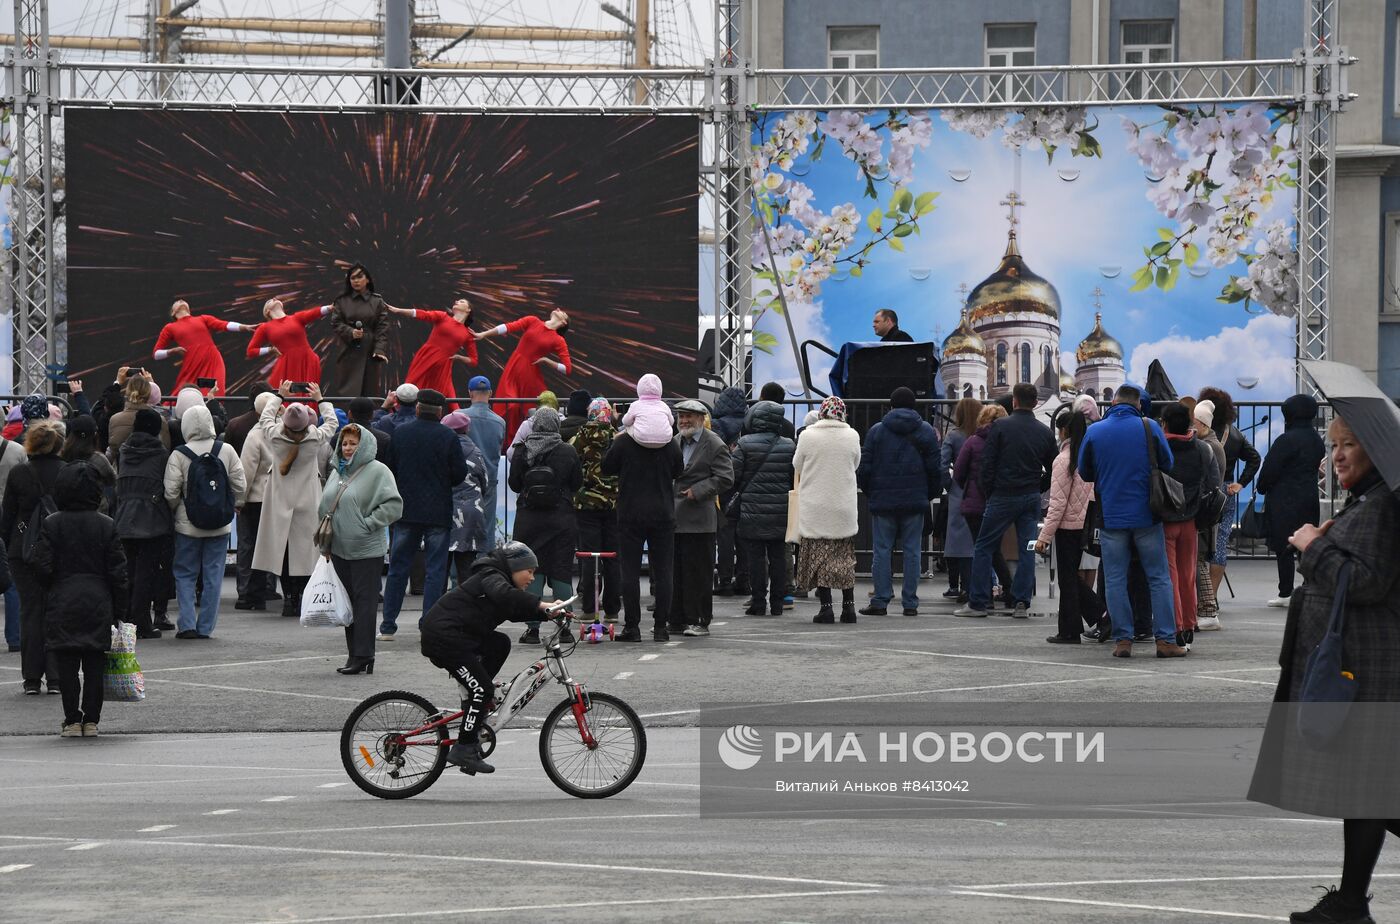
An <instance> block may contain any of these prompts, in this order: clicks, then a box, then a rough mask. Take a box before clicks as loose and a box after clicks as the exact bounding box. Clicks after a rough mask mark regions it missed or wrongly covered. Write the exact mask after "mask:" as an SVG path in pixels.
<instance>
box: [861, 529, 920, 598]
mask: <svg viewBox="0 0 1400 924" xmlns="http://www.w3.org/2000/svg"><path fill="white" fill-rule="evenodd" d="M870 533H871V541H872V542H873V543H874V545H875V554H874V556H872V557H871V559H870V574H871V577H873V578H874V579H875V596H874V597H871V598H870V605H871V606H881V607H883V606H889V603H890V601H891V600H892V599H894V566H893V561H894V549H895V545H896V543H897V544H898V546H899V548H900V550H901V551H903V552H904V587H903V592H902V593H901V594H900V600H901V602H902V603H903V604H904V606H905V607H906V608H908V609H914V608H915V607H917V606H918V605H919V573H920V571H921V570H922V565H923V559H922V557H921V556H922V554H923V550H922V549H921V548H920V546H921V545H922V544H923V543H922V541H921V540H922V539H923V535H924V514H923V512H922V511H914V512H912V513H876V514H872V515H871V517H870Z"/></svg>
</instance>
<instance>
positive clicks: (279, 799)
mask: <svg viewBox="0 0 1400 924" xmlns="http://www.w3.org/2000/svg"><path fill="white" fill-rule="evenodd" d="M295 798H296V796H273V797H272V798H270V799H263V800H262V801H263V802H287V801H288V800H291V799H295Z"/></svg>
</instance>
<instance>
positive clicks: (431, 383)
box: [404, 309, 476, 411]
mask: <svg viewBox="0 0 1400 924" xmlns="http://www.w3.org/2000/svg"><path fill="white" fill-rule="evenodd" d="M414 317H416V318H417V319H418V320H420V321H427V322H428V323H429V324H431V325H433V332H432V333H431V334H429V335H428V342H427V343H424V344H423V345H422V346H421V347H419V348H418V352H417V353H414V354H413V362H412V363H410V364H409V366H408V377H407V378H405V379H404V381H405V382H412V383H413V384H414V385H417V386H418V387H419V388H420V389H421V388H432V389H434V390H436V391H440V392H442V393H443V394H444V395H447V396H448V397H449V398H450V397H453V396H455V395H456V394H457V390H456V388H455V387H454V386H453V384H452V367H453V366H454V365H455V364H456V363H455V362H454V360H453V359H452V357H454V356H456V355H457V351H459V350H460V349H462V347H463V345H465V346H466V348H467V359H468V360H470V361H471V364H472V365H473V366H475V365H476V338H475V337H473V336H472V332H471V331H470V330H468V329H467V325H465V324H459V323H458V322H457V320H456V319H455V318H454V317H452V315H451V314H449V313H448V312H446V311H423V310H422V309H418V310H417V311H416V312H415V313H414ZM447 406H448V408H449V409H450V410H454V411H455V410H456V409H457V405H456V404H454V403H451V402H449V403H448V405H447Z"/></svg>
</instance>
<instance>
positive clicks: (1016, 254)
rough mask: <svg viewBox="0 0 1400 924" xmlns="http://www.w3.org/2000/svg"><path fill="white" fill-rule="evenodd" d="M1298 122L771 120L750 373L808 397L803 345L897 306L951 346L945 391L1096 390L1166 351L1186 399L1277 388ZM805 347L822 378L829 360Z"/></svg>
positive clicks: (1256, 116) (1292, 267)
mask: <svg viewBox="0 0 1400 924" xmlns="http://www.w3.org/2000/svg"><path fill="white" fill-rule="evenodd" d="M1296 120H1297V113H1296V112H1295V110H1293V109H1291V108H1284V107H1280V106H1272V107H1271V106H1268V105H1265V104H1260V103H1251V104H1247V105H1214V104H1204V105H1201V104H1193V105H1174V106H1168V107H1157V106H1124V107H1094V108H1064V107H1060V108H1047V109H1038V108H1027V109H1010V110H1007V109H999V110H944V111H920V110H900V109H896V110H889V109H880V110H874V111H863V112H862V111H832V112H790V113H781V112H778V113H764V114H760V116H759V117H758V120H757V122H756V124H755V126H754V129H753V135H752V171H753V174H752V176H753V184H754V185H753V191H754V199H753V200H752V202H751V206H752V208H753V210H754V214H755V217H756V221H755V231H754V236H753V242H752V251H751V254H752V264H753V269H754V273H755V282H754V292H753V294H754V305H753V309H754V313H755V315H756V317H757V321H756V324H755V333H754V345H755V352H754V356H755V368H754V381H755V382H763V381H767V380H777V381H780V382H782V383H783V384H784V385H785V386H786V387H787V388H788V390H789V392H790V393H796V394H800V393H801V386H800V381H801V375H800V369H801V361H800V359H799V358H798V356H797V350H796V349H795V348H794V347H795V344H796V345H800V344H801V343H802V342H803V341H806V340H809V339H810V340H815V341H818V342H820V343H823V344H826V345H827V346H829V347H830V349H831V350H833V351H838V352H839V351H840V348H841V346H842V345H843V344H845V343H848V342H853V341H855V342H859V341H871V340H878V339H879V338H878V337H877V336H875V335H874V334H873V333H872V328H871V321H872V316H873V315H874V313H875V311H876V310H877V309H880V308H889V309H893V310H894V311H895V312H896V313H897V314H898V316H899V323H900V327H901V328H902V329H903V330H905V331H907V332H908V333H909V334H910V335H911V336H912V337H913V339H914V340H916V341H934V342H935V343H937V344H938V346H939V347H940V349H942V348H943V347H944V346H945V341H946V346H947V347H948V349H947V350H945V351H944V353H945V355H943V356H942V360H943V368H942V370H940V382H939V391H940V393H942V394H944V395H950V394H954V395H957V396H963V395H972V396H975V397H995V396H1000V395H1002V394H1005V393H1007V392H1009V391H1010V388H1011V386H1013V385H1015V384H1016V383H1017V382H1021V381H1030V382H1034V383H1036V384H1037V385H1038V386H1040V388H1041V393H1042V396H1044V397H1046V398H1047V399H1048V398H1049V397H1051V396H1056V395H1060V394H1064V393H1066V392H1068V391H1071V390H1073V391H1088V392H1092V393H1093V394H1095V395H1096V396H1097V397H1100V398H1101V397H1102V396H1103V394H1104V390H1105V389H1106V388H1110V387H1116V386H1117V384H1119V383H1121V382H1122V381H1123V380H1124V378H1126V379H1128V380H1133V381H1138V382H1142V381H1144V380H1145V379H1146V378H1147V375H1148V367H1149V365H1150V364H1151V362H1152V361H1153V360H1160V362H1161V364H1162V366H1163V368H1164V369H1165V371H1166V373H1167V375H1168V376H1169V378H1170V380H1171V382H1172V383H1173V384H1174V386H1175V388H1176V390H1177V391H1178V392H1179V393H1180V394H1182V395H1185V394H1193V393H1195V392H1197V391H1198V390H1199V389H1200V388H1202V387H1203V386H1206V385H1215V386H1219V387H1222V388H1225V389H1226V390H1228V391H1230V392H1231V393H1232V394H1234V396H1235V397H1236V399H1238V400H1245V401H1248V400H1278V399H1281V398H1284V397H1286V396H1288V395H1290V394H1292V393H1293V391H1294V381H1295V377H1294V357H1295V321H1294V317H1295V313H1296V307H1295V306H1296V305H1297V303H1298V298H1299V294H1298V291H1299V290H1298V286H1299V283H1298V258H1297V252H1296V246H1297V245H1296V232H1295V217H1294V208H1295V205H1296V199H1297V180H1296V176H1297V151H1296V149H1295V147H1294V142H1293V136H1294V126H1295V123H1296ZM780 285H781V287H782V292H783V294H784V295H785V296H786V303H787V308H788V316H787V317H784V316H783V311H782V308H783V305H782V302H781V301H780V300H779V299H778V287H779V286H780ZM963 309H966V310H967V313H968V321H967V325H966V327H964V328H963V329H962V330H959V327H960V324H961V323H962V321H961V315H962V311H963ZM1096 314H1101V315H1102V321H1101V324H1098V325H1096V318H1095V316H1096ZM790 328H791V334H790V333H789V329H790ZM950 335H955V336H951V339H950ZM794 341H795V343H794ZM809 355H810V356H811V360H812V381H813V384H814V385H815V386H816V387H818V388H820V389H822V390H829V386H828V375H827V373H828V370H829V369H830V367H831V366H832V363H833V361H832V358H831V356H830V355H829V354H827V353H822V352H819V351H816V350H813V351H811V352H810V354H809ZM984 382H985V384H984ZM984 389H985V393H984Z"/></svg>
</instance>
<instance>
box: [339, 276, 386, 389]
mask: <svg viewBox="0 0 1400 924" xmlns="http://www.w3.org/2000/svg"><path fill="white" fill-rule="evenodd" d="M331 329H332V330H334V331H335V337H336V341H337V342H336V350H335V378H334V380H332V382H331V387H330V390H329V392H328V393H329V394H331V395H334V396H336V397H340V398H343V397H345V396H346V395H349V396H350V397H358V396H361V395H368V396H377V395H379V394H381V391H380V388H379V369H380V367H381V366H382V365H383V364H384V363H386V362H388V359H389V312H388V310H387V309H385V307H384V299H383V297H381V296H380V295H379V293H378V292H375V291H374V280H373V279H372V278H370V275H369V270H367V269H365V267H364V266H363V265H362V264H360V263H356V264H355V265H354V266H352V267H350V269H348V270H346V271H345V291H344V292H342V293H341V294H340V296H339V297H338V298H336V300H335V301H334V302H333V303H332V304H331Z"/></svg>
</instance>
